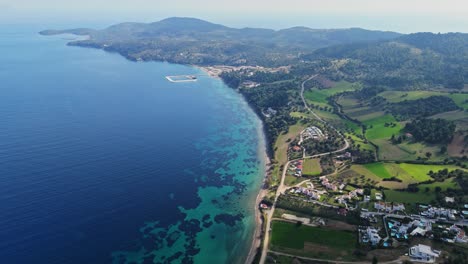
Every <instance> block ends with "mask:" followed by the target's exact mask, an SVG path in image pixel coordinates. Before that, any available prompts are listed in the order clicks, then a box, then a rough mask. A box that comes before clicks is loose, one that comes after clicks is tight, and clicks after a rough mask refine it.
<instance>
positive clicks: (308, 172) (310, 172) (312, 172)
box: [302, 159, 322, 176]
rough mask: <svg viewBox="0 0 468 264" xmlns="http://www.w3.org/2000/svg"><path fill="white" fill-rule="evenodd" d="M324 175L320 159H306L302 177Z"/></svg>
mask: <svg viewBox="0 0 468 264" xmlns="http://www.w3.org/2000/svg"><path fill="white" fill-rule="evenodd" d="M320 173H322V168H321V166H320V159H306V160H304V164H303V169H302V175H304V176H317V175H320Z"/></svg>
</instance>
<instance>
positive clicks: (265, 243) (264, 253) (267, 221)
mask: <svg viewBox="0 0 468 264" xmlns="http://www.w3.org/2000/svg"><path fill="white" fill-rule="evenodd" d="M317 76H318V75H317V74H316V75H313V76H311V77H309V78H308V79H307V80H305V81H303V82H302V84H301V99H302V102H303V104H304V108H305V109H307V110H308V111H310V112H311V113H312V115H313V116H314V117H315V118H316V119H317V120H319V121H320V122H322V123H324V124H327V125H328V127H330V128H331V129H333V130H335V131H336V132H337V133H338V135H340V136H341V137H343V139H344V141H345V145H344V147H342V148H340V149H339V150H335V151H331V152H326V153H321V154H317V155H313V156H307V157H304V159H311V158H318V157H321V156H326V155H330V154H334V153H338V152H342V151H345V150H346V149H348V148H349V142H348V140H346V138H345V137H344V136H343V134H341V132H339V131H338V130H337V129H336V128H335V127H333V126H332V125H330V124H329V123H327V122H326V121H325V120H323V119H322V118H320V117H319V116H318V115H317V114H316V113H314V112H313V111H312V109H311V108H310V107H309V106H308V105H307V102H306V100H305V98H304V90H305V84H306V83H307V82H308V81H310V80H313V79H314V78H315V77H317ZM300 159H303V158H299V159H295V160H290V161H288V162H287V163H286V164H285V165H284V168H283V174H282V175H281V181H280V185H279V186H278V189H277V190H276V194H275V200H274V202H273V205H272V206H271V209H270V210H269V212H268V214H267V216H266V219H265V237H264V238H263V248H262V255H261V257H260V264H264V263H265V260H266V256H267V254H268V242H269V241H270V228H271V220H272V219H273V213H274V212H275V208H276V202H277V201H278V197H279V196H280V194H281V193H282V192H284V191H285V190H286V189H287V186H285V185H284V179H285V178H286V172H287V171H288V167H289V164H290V163H291V162H292V161H296V160H300ZM249 264H250V263H249Z"/></svg>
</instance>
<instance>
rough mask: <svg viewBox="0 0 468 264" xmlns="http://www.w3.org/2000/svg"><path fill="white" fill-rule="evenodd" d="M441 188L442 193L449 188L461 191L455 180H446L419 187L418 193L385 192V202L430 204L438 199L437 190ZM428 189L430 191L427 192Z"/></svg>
mask: <svg viewBox="0 0 468 264" xmlns="http://www.w3.org/2000/svg"><path fill="white" fill-rule="evenodd" d="M436 187H440V188H441V190H442V191H446V190H447V189H448V188H451V189H460V186H459V185H458V184H457V183H456V182H455V181H454V179H446V180H445V181H443V182H434V183H425V184H420V185H418V188H419V191H418V192H416V193H411V192H401V191H395V190H385V191H384V193H385V200H386V201H387V202H398V203H409V204H414V203H430V202H431V201H432V200H434V199H435V198H436V193H435V188H436ZM426 188H428V190H427V191H426Z"/></svg>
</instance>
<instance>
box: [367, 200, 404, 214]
mask: <svg viewBox="0 0 468 264" xmlns="http://www.w3.org/2000/svg"><path fill="white" fill-rule="evenodd" d="M374 208H375V209H377V210H378V211H379V212H382V211H384V212H387V213H393V212H398V211H399V212H402V211H405V205H404V204H402V203H386V202H375V203H374Z"/></svg>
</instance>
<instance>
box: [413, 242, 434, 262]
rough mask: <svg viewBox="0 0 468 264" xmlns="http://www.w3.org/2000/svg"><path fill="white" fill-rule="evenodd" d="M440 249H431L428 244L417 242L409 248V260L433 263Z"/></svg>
mask: <svg viewBox="0 0 468 264" xmlns="http://www.w3.org/2000/svg"><path fill="white" fill-rule="evenodd" d="M440 253H441V252H440V251H438V250H433V249H432V248H431V247H430V246H426V245H422V244H419V245H417V246H414V247H411V248H410V249H409V256H410V257H411V260H413V261H418V262H425V263H434V262H435V260H436V258H438V257H439V255H440Z"/></svg>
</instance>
